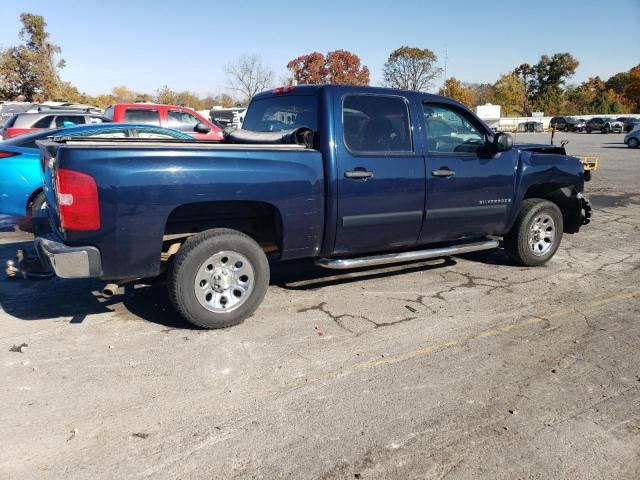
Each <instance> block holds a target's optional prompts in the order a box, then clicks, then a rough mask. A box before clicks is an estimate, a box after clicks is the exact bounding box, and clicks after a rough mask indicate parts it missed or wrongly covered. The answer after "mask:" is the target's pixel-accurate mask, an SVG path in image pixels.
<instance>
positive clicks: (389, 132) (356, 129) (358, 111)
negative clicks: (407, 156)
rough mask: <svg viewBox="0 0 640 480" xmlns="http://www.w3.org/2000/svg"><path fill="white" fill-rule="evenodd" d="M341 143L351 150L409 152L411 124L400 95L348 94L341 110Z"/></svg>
mask: <svg viewBox="0 0 640 480" xmlns="http://www.w3.org/2000/svg"><path fill="white" fill-rule="evenodd" d="M342 123H343V130H344V142H345V145H346V146H347V148H348V149H349V150H351V151H352V152H354V153H368V152H372V153H389V152H400V153H403V152H411V151H412V146H411V123H410V121H409V109H408V107H407V102H406V101H405V100H404V99H403V98H401V97H391V96H382V95H348V96H346V97H345V98H344V102H343V110H342Z"/></svg>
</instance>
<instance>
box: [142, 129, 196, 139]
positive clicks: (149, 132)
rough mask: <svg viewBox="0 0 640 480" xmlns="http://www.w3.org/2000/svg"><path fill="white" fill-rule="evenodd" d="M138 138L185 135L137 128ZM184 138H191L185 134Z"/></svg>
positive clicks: (179, 136) (178, 136) (180, 136)
mask: <svg viewBox="0 0 640 480" xmlns="http://www.w3.org/2000/svg"><path fill="white" fill-rule="evenodd" d="M138 138H185V136H183V135H180V134H177V133H174V132H167V131H160V130H138ZM186 138H191V137H189V136H188V135H186Z"/></svg>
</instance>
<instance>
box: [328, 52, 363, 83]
mask: <svg viewBox="0 0 640 480" xmlns="http://www.w3.org/2000/svg"><path fill="white" fill-rule="evenodd" d="M326 69H327V80H328V83H334V84H338V85H369V69H368V68H367V67H366V66H365V65H363V66H360V57H358V56H357V55H355V54H353V53H351V52H348V51H347V50H334V51H333V52H329V53H328V54H327V61H326Z"/></svg>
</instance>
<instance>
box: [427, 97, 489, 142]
mask: <svg viewBox="0 0 640 480" xmlns="http://www.w3.org/2000/svg"><path fill="white" fill-rule="evenodd" d="M422 110H423V113H424V122H425V124H426V126H427V140H428V142H427V144H428V149H429V153H445V154H452V153H455V154H477V153H479V152H480V151H481V150H482V149H484V148H485V145H486V141H485V135H484V132H483V131H482V130H481V129H480V128H479V127H478V126H476V125H474V124H473V123H472V122H471V120H470V118H469V116H468V115H467V114H466V113H465V112H463V111H462V110H459V109H457V108H456V107H454V106H453V105H447V104H434V103H425V104H423V105H422Z"/></svg>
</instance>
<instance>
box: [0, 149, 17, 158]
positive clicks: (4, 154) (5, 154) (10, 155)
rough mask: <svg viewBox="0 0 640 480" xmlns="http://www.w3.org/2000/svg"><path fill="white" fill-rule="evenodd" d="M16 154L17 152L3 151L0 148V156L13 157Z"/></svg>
mask: <svg viewBox="0 0 640 480" xmlns="http://www.w3.org/2000/svg"><path fill="white" fill-rule="evenodd" d="M16 155H19V154H18V153H16V152H5V151H4V150H0V158H7V157H15V156H16Z"/></svg>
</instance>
